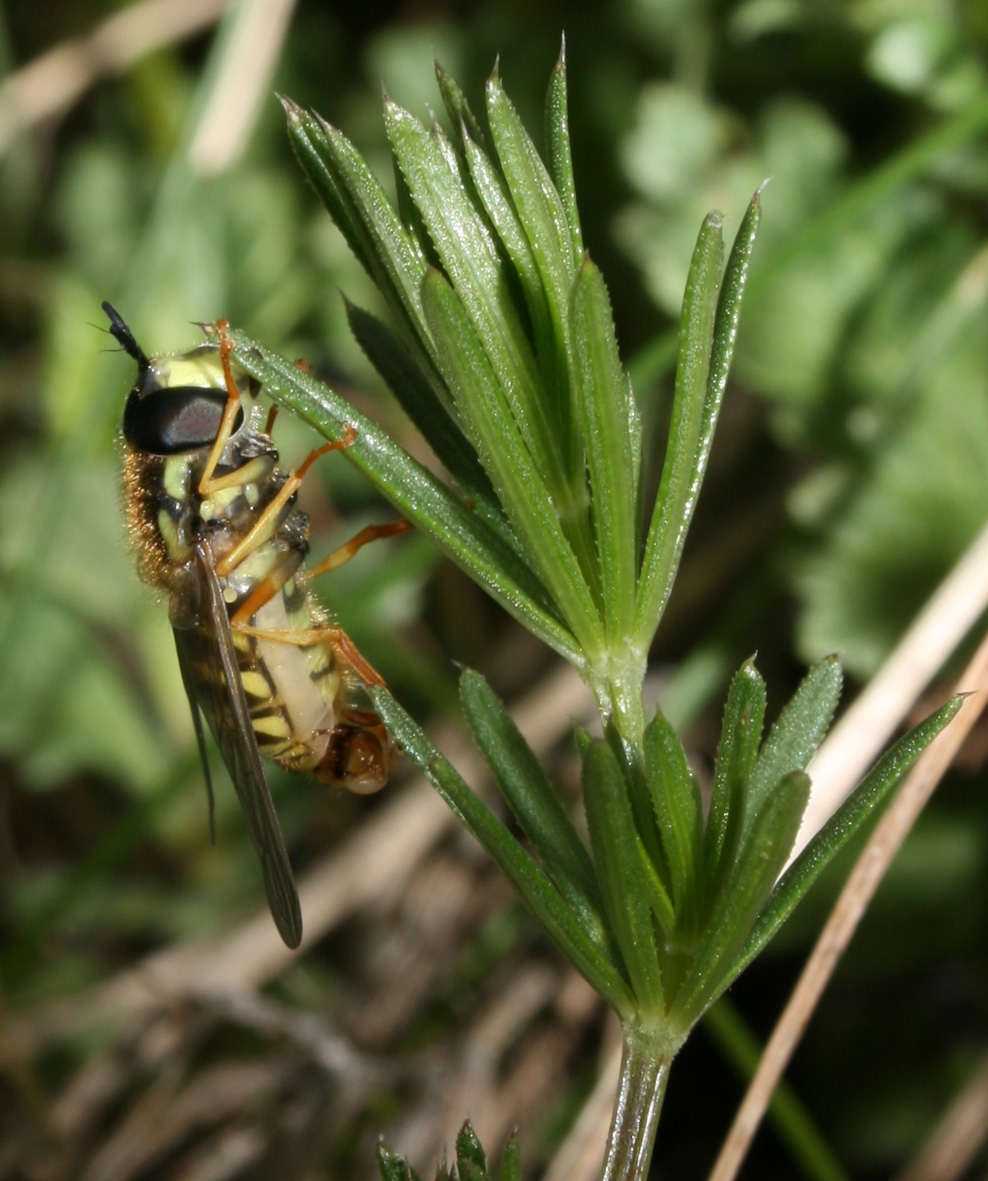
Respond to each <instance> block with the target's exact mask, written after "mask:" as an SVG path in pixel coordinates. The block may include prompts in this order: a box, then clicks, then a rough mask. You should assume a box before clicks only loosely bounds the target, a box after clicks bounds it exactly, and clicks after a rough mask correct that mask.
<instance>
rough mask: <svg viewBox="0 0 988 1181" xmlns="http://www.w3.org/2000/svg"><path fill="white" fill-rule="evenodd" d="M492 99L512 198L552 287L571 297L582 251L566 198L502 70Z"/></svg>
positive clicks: (494, 129) (493, 82) (491, 87)
mask: <svg viewBox="0 0 988 1181" xmlns="http://www.w3.org/2000/svg"><path fill="white" fill-rule="evenodd" d="M486 99H487V119H488V122H489V123H490V128H491V138H492V139H493V141H494V148H495V150H496V151H497V158H498V161H499V162H500V164H501V170H502V172H503V173H504V177H505V180H506V181H507V182H508V189H509V191H510V192H511V199H512V200H513V201H514V203H515V208H516V209H517V210H518V216H519V217H520V218H521V222H522V225H524V226H525V229H526V232H527V233H528V234H529V238H530V240H531V242H532V248H533V249H534V250H536V252H537V254H536V257H537V258H538V260H539V265H540V267H542V268H543V270H542V273H543V277H544V279H545V282H546V286H547V287H551V288H554V289H555V290H556V291H558V292H559V294H560V296H561V297H562V298H563V299H565V297H566V294H567V293H568V292H569V287H570V284H571V282H572V280H573V275H574V274H575V272H576V268H577V266H578V265H579V262H580V258H581V256H582V251H581V253H580V254H574V253H573V247H572V239H571V237H570V227H569V223H568V222H567V220H566V211H565V209H564V208H563V202H562V200H561V198H560V196H559V193H558V192H557V191H556V186H555V185H554V184H553V183H552V178H551V177H550V175H549V172H548V170H547V169H546V166H545V165H544V164H543V163H542V159H541V157H540V156H539V153H538V151H537V150H536V147H535V144H534V143H532V138H531V136H530V135H529V134H528V132H527V131H526V130H525V127H524V125H523V124H522V121H521V119H520V118H519V117H518V112H517V111H516V110H515V108H514V104H513V103H512V102H511V99H509V98H508V96H507V94H506V93H505V90H504V87H503V86H502V84H501V78H500V76H499V74H498V72H497V70H495V71H494V73H493V74H491V76H490V78H488V79H487V89H486Z"/></svg>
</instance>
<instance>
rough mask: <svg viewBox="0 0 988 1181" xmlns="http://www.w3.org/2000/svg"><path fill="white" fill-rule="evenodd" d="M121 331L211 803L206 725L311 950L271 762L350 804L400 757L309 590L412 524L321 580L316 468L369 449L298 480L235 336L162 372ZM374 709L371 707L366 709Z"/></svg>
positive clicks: (341, 558) (136, 480)
mask: <svg viewBox="0 0 988 1181" xmlns="http://www.w3.org/2000/svg"><path fill="white" fill-rule="evenodd" d="M103 310H104V311H105V312H106V314H107V316H108V317H109V320H110V332H111V333H112V335H113V336H114V337H116V339H117V341H119V343H120V344H121V345H122V346H123V348H124V350H125V351H126V352H127V353H129V354H130V356H131V357H133V358H134V360H135V361H136V362H137V381H136V383H135V384H134V387H133V389H132V390H131V391H130V394H129V396H128V398H127V401H126V404H125V406H124V413H123V438H124V500H125V505H126V515H127V526H128V530H129V532H130V536H131V538H132V540H133V543H134V546H135V548H136V550H137V553H138V562H139V567H140V571H141V575H142V577H143V578H144V579H145V581H147V582H149V583H151V584H153V585H155V586H160V587H162V588H163V589H164V590H165V591H166V592H167V595H168V607H169V615H170V619H171V624H172V629H173V631H174V634H175V646H176V648H177V650H178V663H179V668H180V670H181V673H182V681H183V684H184V686H185V692H186V694H187V695H188V698H189V704H190V706H191V708H192V720H193V724H194V726H195V732H196V740H197V742H198V746H199V754H200V758H201V760H202V766H203V771H204V773H205V777H206V789H207V792H208V794H209V805H210V828H211V829H212V813H213V794H212V785H211V782H210V777H209V767H208V763H207V759H206V748H205V738H204V732H203V726H202V716H204V717H205V719H206V722H207V724H208V726H209V729H210V730H211V731H212V733H213V736H214V738H215V739H216V742H217V744H218V746H219V748H220V752H221V753H222V755H223V761H224V763H225V764H226V767H227V770H228V771H229V773H230V778H231V779H232V780H233V785H234V787H235V788H236V791H237V796H238V797H239V799H240V805H241V807H242V808H243V812H244V817H245V818H246V820H247V827H248V828H249V830H250V835H251V839H252V840H253V842H254V847H255V849H256V850H257V854H258V857H259V858H260V861H261V870H262V873H263V875H264V887H265V890H266V892H267V896H268V903H269V905H270V907H271V913H272V915H273V916H274V921H275V924H276V925H277V927H278V931H279V932H280V934H281V937H282V939H284V941H285V943H286V944H287V945H288V946H289V947H297V946H298V944H299V942H300V941H301V938H302V915H301V909H300V906H299V900H298V892H297V890H296V888H295V880H294V877H293V876H292V868H291V864H290V863H289V860H288V853H287V850H286V849H285V842H284V839H283V837H282V835H281V829H280V827H279V825H278V818H277V815H276V814H275V810H274V805H273V804H272V802H271V793H270V791H269V790H268V784H267V779H266V777H265V773H264V766H263V764H262V762H261V759H262V757H263V758H266V759H269V760H271V761H273V762H275V763H277V764H279V765H280V766H282V767H284V768H286V769H287V770H289V771H294V772H300V773H301V772H308V773H309V774H311V775H314V776H315V777H316V778H317V779H319V780H321V781H323V782H325V783H330V784H337V785H339V786H341V787H345V788H347V789H349V790H350V791H354V792H360V793H367V792H374V791H378V790H379V789H380V788H382V787H383V786H384V784H385V783H386V782H387V778H388V775H389V773H390V771H391V769H392V767H393V765H394V762H395V759H396V757H397V749H396V746H395V743H394V741H393V739H392V738H391V735H390V734H389V733H388V731H387V729H386V728H385V726H384V724H383V722H382V721H381V720H380V718H379V717H378V716H377V714H376V713H374V712H373V711H371V710H370V709H369V708H367V704H368V703H366V702H364V703H360V702H358V698H359V696H360V691H361V682H363V683H364V685H367V684H381V683H382V682H381V678H380V677H379V676H378V674H377V673H376V672H375V671H374V669H373V668H371V666H370V665H369V664H368V663H367V662H366V660H364V658H363V657H362V656H361V655H360V653H359V652H358V651H357V649H356V647H355V646H354V644H353V641H352V640H351V639H350V637H349V636H348V635H347V634H346V632H344V631H343V630H342V629H341V628H339V627H335V626H333V625H331V624H330V623H328V621H327V619H326V617H325V613H324V612H323V611H322V609H321V608H320V607H319V606H318V605H317V604H316V603H315V601H314V600H313V598H312V596H311V594H310V593H309V591H308V589H307V587H306V584H307V582H308V580H309V579H311V578H312V577H314V576H315V575H317V574H320V573H323V572H325V571H328V570H332V569H335V568H336V567H337V566H339V565H342V563H343V562H346V561H348V560H349V559H350V558H351V557H353V555H354V554H355V553H356V552H357V551H358V550H359V549H360V548H361V547H362V546H364V545H366V544H367V542H369V541H373V540H374V539H375V538H378V537H389V536H393V535H394V534H397V533H402V532H404V531H405V530H406V529H410V528H411V525H410V524H409V523H408V522H407V521H404V520H399V521H395V522H393V523H391V524H387V525H372V526H368V527H367V528H366V529H363V530H361V532H360V533H358V534H357V535H356V536H355V537H353V538H352V539H351V540H350V541H349V542H347V543H346V545H343V546H341V547H340V548H339V549H337V550H335V551H334V552H333V553H332V554H330V555H329V557H328V558H326V559H325V560H324V561H323V562H321V563H319V564H318V565H317V566H315V567H313V568H312V569H310V570H309V571H307V572H302V571H301V570H300V566H301V564H302V562H303V560H304V558H305V556H306V553H307V551H308V548H309V546H308V540H307V533H308V524H309V522H308V517H307V516H306V514H305V513H303V512H300V511H299V510H298V509H296V508H294V507H293V502H294V499H295V494H296V492H297V490H298V487H299V485H300V483H301V481H302V477H303V476H304V475H305V473H306V471H307V470H308V469H309V467H310V466H311V465H312V464H313V463H314V462H315V460H316V459H317V458H318V457H319V456H320V455H323V454H325V453H326V452H328V451H339V450H342V449H343V448H345V447H347V446H349V445H350V444H351V443H352V442H353V441H354V439H355V438H356V432H355V431H354V430H353V428H352V427H350V428H348V429H347V431H346V433H345V435H344V437H343V438H342V439H341V440H340V441H338V442H335V443H326V444H324V445H323V446H322V447H319V448H317V449H316V450H314V451H313V452H311V454H310V455H309V456H308V458H307V459H306V460H305V462H304V463H302V465H301V466H300V467H299V468H297V469H296V470H295V471H294V472H291V473H288V472H284V471H281V470H280V469H279V468H278V466H277V465H278V452H277V450H276V449H275V447H274V445H273V443H272V441H271V437H270V434H269V433H268V432H269V431H270V427H271V421H272V420H271V419H269V420H268V423H267V426H266V427H265V429H264V430H261V429H259V426H258V425H257V424H256V423H255V422H254V416H255V415H254V413H251V412H249V411H248V410H246V409H245V407H244V405H243V397H244V395H245V394H248V393H249V394H251V395H252V396H256V395H257V393H258V392H259V386H258V385H257V384H256V383H254V382H253V381H252V379H251V378H249V377H248V375H247V374H246V373H244V372H243V371H242V370H240V369H239V368H238V367H237V366H235V364H234V362H233V361H232V358H231V352H232V348H233V345H232V341H231V340H230V337H229V335H228V328H229V326H228V325H227V323H226V321H223V320H220V321H218V322H217V324H216V325H215V333H216V336H217V338H218V341H217V342H206V343H204V344H202V345H200V346H199V347H198V348H195V349H193V350H192V351H191V352H189V353H184V354H181V355H174V356H156V357H148V356H147V355H146V354H145V353H144V351H143V349H141V347H140V345H138V343H137V341H136V339H135V337H134V334H133V333H132V332H131V330H130V329H129V328H128V327H127V325H126V323H124V321H123V319H122V318H121V317H120V315H119V314H118V313H117V312H116V310H115V309H114V308H113V307H112V306H111V305H110V304H109V303H104V304H103ZM361 705H363V708H361V707H360V706H361Z"/></svg>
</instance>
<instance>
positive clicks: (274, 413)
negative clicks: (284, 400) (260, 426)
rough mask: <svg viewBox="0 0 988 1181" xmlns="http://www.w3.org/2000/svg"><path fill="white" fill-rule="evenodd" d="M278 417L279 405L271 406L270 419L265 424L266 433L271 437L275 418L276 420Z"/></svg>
mask: <svg viewBox="0 0 988 1181" xmlns="http://www.w3.org/2000/svg"><path fill="white" fill-rule="evenodd" d="M277 417H278V407H277V406H272V407H271V409H270V410H269V411H268V420H267V422H266V423H265V424H264V433H265V434H266V435H267V436H268V437H270V435H271V432H272V431H273V430H274V420H275V419H276V418H277Z"/></svg>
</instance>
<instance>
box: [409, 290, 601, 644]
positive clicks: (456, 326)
mask: <svg viewBox="0 0 988 1181" xmlns="http://www.w3.org/2000/svg"><path fill="white" fill-rule="evenodd" d="M422 294H423V303H424V305H425V310H426V315H427V317H428V321H429V324H430V326H431V327H432V330H433V335H434V337H435V340H436V343H437V346H438V347H439V349H440V357H439V368H440V372H441V373H442V374H443V377H444V378H445V380H446V382H447V384H448V385H449V387H450V389H451V390H452V391H453V397H454V399H455V401H456V404H457V407H458V408H460V418H461V419H462V420H464V421H465V420H467V418H468V416H469V421H470V424H471V428H472V433H473V435H474V441H475V444H476V446H477V449H478V453H479V455H480V459H481V462H482V463H483V464H484V467H485V468H486V469H487V472H488V474H489V475H490V477H491V480H492V481H493V483H494V486H495V488H496V490H497V493H498V497H499V499H500V500H501V503H502V504H503V505H504V506H505V508H506V510H507V511H508V513H509V514H510V519H511V524H512V525H513V526H514V529H515V531H516V532H517V534H518V537H519V540H520V541H521V543H522V546H523V547H524V549H525V552H526V554H527V555H528V561H529V562H530V563H531V564H532V565H533V566H534V567H535V568H536V569H537V570H538V571H539V574H540V576H541V578H542V581H543V582H544V584H545V586H546V587H547V588H548V589H549V591H550V593H551V594H552V596H553V599H554V600H555V602H556V603H557V604H558V605H559V610H560V612H561V614H562V616H563V618H564V619H565V620H566V621H567V623H568V624H569V626H570V628H571V630H572V632H573V634H574V635H575V636H576V637H577V639H578V640H579V641H580V644H581V646H582V648H583V650H584V651H585V652H596V651H598V650H599V649H600V647H601V625H600V619H599V616H598V614H597V610H596V606H595V604H594V601H593V597H592V595H591V592H590V589H589V587H588V586H587V584H586V582H585V581H584V579H583V572H582V570H581V569H580V565H579V563H578V561H577V559H576V555H575V554H574V552H573V549H572V547H571V546H570V543H569V540H568V539H567V537H566V535H565V534H564V532H563V529H562V526H561V524H560V521H559V518H558V517H557V516H556V507H555V505H554V503H553V501H552V498H551V495H550V493H549V491H548V489H547V488H546V485H545V483H544V482H543V480H542V478H541V477H542V472H541V471H540V469H539V467H538V464H537V461H536V459H535V458H534V457H533V455H532V454H531V453H530V452H529V450H528V448H527V446H526V440H525V438H524V435H523V433H522V430H521V427H520V425H519V424H518V422H517V421H516V420H515V419H514V418H513V417H512V415H511V413H510V411H509V408H508V406H507V404H506V403H505V402H504V401H503V399H502V398H501V397H500V396H499V394H498V391H497V389H496V386H497V379H496V377H495V375H494V371H493V369H492V366H491V363H490V361H489V359H488V356H487V354H486V352H485V351H484V348H483V346H482V345H481V342H480V340H479V339H478V337H477V334H476V332H475V331H474V328H473V325H472V324H471V322H470V319H469V318H468V316H467V313H466V311H465V309H464V307H463V305H462V303H461V302H460V300H459V298H458V296H457V293H456V292H455V291H454V290H453V288H452V287H451V286H450V285H449V283H447V282H446V280H445V279H444V278H443V276H442V275H440V274H439V273H438V272H437V271H430V272H429V274H428V275H427V276H426V280H425V283H424V284H423V293H422Z"/></svg>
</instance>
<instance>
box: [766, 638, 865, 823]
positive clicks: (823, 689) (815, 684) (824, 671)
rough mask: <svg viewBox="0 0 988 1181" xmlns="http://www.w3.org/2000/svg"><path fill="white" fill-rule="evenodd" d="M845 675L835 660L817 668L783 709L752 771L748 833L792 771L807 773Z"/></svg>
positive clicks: (808, 675) (823, 662) (817, 665)
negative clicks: (779, 784) (759, 812)
mask: <svg viewBox="0 0 988 1181" xmlns="http://www.w3.org/2000/svg"><path fill="white" fill-rule="evenodd" d="M842 681H843V673H842V672H841V666H840V661H839V660H838V659H837V657H836V656H828V657H825V658H824V659H823V660H821V661H820V662H819V664H815V665H814V666H813V667H812V668H811V669H810V671H809V672H808V673H807V674H806V676H805V677H804V678H803V680H802V681H801V682H800V685H799V688H798V689H797V690H796V692H795V693H794V694H793V695H792V698H791V699H790V700H789V702H788V703H787V704H786V705H785V706H784V707H783V709H782V712H781V713H780V714H779V716H778V718H777V719H776V721H775V724H774V725H773V726H772V729H771V730H770V731H769V734H768V738H766V739H765V745H764V746H763V747H762V749H761V751H760V752H759V755H758V758H757V759H756V760H755V765H754V767H753V768H752V771H751V778H750V779H749V782H748V791H747V799H746V802H745V808H744V821H743V825H744V831H745V832H748V831H749V829H750V828H751V825H752V823H753V822H754V820H755V818H756V817H757V815H758V811H759V809H760V808H761V806H762V803H763V801H764V799H765V797H766V796H767V795H768V794H769V793H771V792H772V791H774V789H775V785H776V784H777V783H778V782H779V780H780V779H782V777H783V776H784V775H788V774H789V773H790V772H791V771H804V770H805V769H806V767H807V765H808V764H809V761H810V759H811V758H812V757H813V755H814V754H815V752H816V748H817V747H818V746H819V745H820V742H821V741H822V739H823V736H824V735H825V734H826V733H827V729H828V728H829V726H830V722H831V720H832V719H833V716H834V710H835V709H836V708H837V702H838V700H839V698H840V691H841V683H842Z"/></svg>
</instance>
